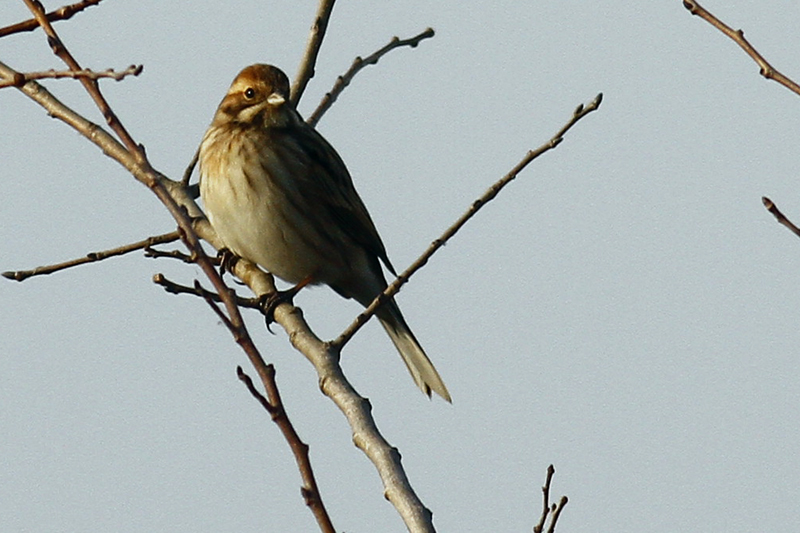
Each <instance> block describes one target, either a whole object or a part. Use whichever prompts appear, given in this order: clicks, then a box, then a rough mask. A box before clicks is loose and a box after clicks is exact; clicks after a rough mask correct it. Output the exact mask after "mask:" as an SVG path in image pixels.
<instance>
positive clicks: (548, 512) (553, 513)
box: [533, 465, 569, 533]
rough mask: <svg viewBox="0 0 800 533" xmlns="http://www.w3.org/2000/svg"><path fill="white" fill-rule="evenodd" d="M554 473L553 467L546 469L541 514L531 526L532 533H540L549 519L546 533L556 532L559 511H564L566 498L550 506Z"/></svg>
mask: <svg viewBox="0 0 800 533" xmlns="http://www.w3.org/2000/svg"><path fill="white" fill-rule="evenodd" d="M555 473H556V469H555V468H554V467H553V465H550V466H548V467H547V479H546V480H545V482H544V486H543V487H542V500H543V504H544V505H543V508H542V514H541V516H540V517H539V523H538V524H536V525H535V526H533V533H542V531H544V527H545V525H547V518H548V516H549V517H550V525H549V526H548V528H547V533H554V532H555V530H556V523H557V522H558V517H559V516H561V511H562V510H564V506H566V505H567V502H568V501H569V499H568V498H567V497H566V496H562V497H561V500H559V502H558V504H555V503H554V504H553V505H552V506H551V505H550V482H551V481H552V479H553V474H555Z"/></svg>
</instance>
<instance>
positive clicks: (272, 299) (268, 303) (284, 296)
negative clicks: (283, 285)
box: [258, 276, 311, 333]
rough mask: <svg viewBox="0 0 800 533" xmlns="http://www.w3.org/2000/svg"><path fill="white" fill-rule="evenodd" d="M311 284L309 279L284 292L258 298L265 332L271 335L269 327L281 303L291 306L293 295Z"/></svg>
mask: <svg viewBox="0 0 800 533" xmlns="http://www.w3.org/2000/svg"><path fill="white" fill-rule="evenodd" d="M309 283H311V277H310V276H309V277H308V278H306V279H304V280H303V281H301V282H300V283H298V284H297V285H295V286H294V287H292V288H291V289H287V290H285V291H275V292H271V293H269V294H265V295H263V296H261V298H259V301H258V307H259V309H261V313H262V314H263V315H264V322H266V324H267V330H268V331H269V332H270V333H272V329H270V325H271V324H272V323H273V322H275V309H277V307H278V306H279V305H281V304H283V303H289V304H293V301H292V300H293V299H294V297H295V295H296V294H297V293H298V292H300V289H302V288H303V287H305V286H306V285H308V284H309Z"/></svg>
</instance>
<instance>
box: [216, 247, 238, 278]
mask: <svg viewBox="0 0 800 533" xmlns="http://www.w3.org/2000/svg"><path fill="white" fill-rule="evenodd" d="M217 259H219V274H220V276H224V275H225V272H230V273H231V274H233V269H234V267H235V266H236V262H237V261H239V256H238V255H236V254H234V253H233V252H231V251H230V250H228V249H227V248H220V249H219V251H218V252H217Z"/></svg>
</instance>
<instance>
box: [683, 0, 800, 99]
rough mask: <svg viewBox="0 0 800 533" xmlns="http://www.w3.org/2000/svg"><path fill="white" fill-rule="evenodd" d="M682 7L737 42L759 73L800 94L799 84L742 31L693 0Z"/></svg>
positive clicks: (686, 0)
mask: <svg viewBox="0 0 800 533" xmlns="http://www.w3.org/2000/svg"><path fill="white" fill-rule="evenodd" d="M682 1H683V7H685V8H686V9H688V10H689V12H690V13H691V14H692V15H697V16H698V17H700V18H701V19H703V20H705V21H706V22H708V23H709V24H711V25H712V26H714V27H715V28H717V29H718V30H719V31H721V32H722V33H723V34H725V35H727V36H728V37H730V38H731V39H733V41H734V42H735V43H736V44H738V45H739V46H740V47H741V48H742V50H744V51H745V52H746V53H747V55H749V56H750V57H751V58H753V61H755V62H756V64H757V65H758V66H759V68H760V69H761V72H760V74H761V75H762V76H764V77H765V78H766V79H768V80H775V81H776V82H778V83H780V84H781V85H783V86H784V87H786V88H787V89H789V90H790V91H792V92H794V93H795V94H800V85H798V84H797V83H796V82H795V81H794V80H792V79H791V78H788V77H786V76H785V75H784V74H782V73H781V72H779V71H778V70H776V69H775V68H774V67H773V66H772V65H770V64H769V62H768V61H767V60H766V59H764V56H762V55H761V54H760V53H759V52H758V50H756V49H755V48H754V47H753V45H751V44H750V42H749V41H748V40H747V39H745V38H744V31H742V30H734V29H733V28H731V27H730V26H728V25H727V24H725V23H724V22H722V21H721V20H719V19H718V18H717V17H715V16H714V15H712V14H711V13H710V12H709V11H708V10H706V9H705V8H704V7H703V6H701V5H700V4H699V3H697V2H696V1H695V0H682Z"/></svg>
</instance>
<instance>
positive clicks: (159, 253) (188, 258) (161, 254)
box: [144, 246, 217, 264]
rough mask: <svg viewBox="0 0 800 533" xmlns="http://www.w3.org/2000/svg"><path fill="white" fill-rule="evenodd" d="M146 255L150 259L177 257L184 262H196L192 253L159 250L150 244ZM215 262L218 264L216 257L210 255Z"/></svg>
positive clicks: (146, 249) (145, 250)
mask: <svg viewBox="0 0 800 533" xmlns="http://www.w3.org/2000/svg"><path fill="white" fill-rule="evenodd" d="M144 256H145V257H148V258H150V259H177V260H178V261H181V262H182V263H194V262H195V261H194V257H192V255H191V254H187V253H184V252H181V251H180V250H159V249H158V248H152V247H150V246H148V247H146V248H145V249H144ZM209 259H211V260H212V261H213V262H214V264H217V262H216V261H214V258H212V257H209Z"/></svg>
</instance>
